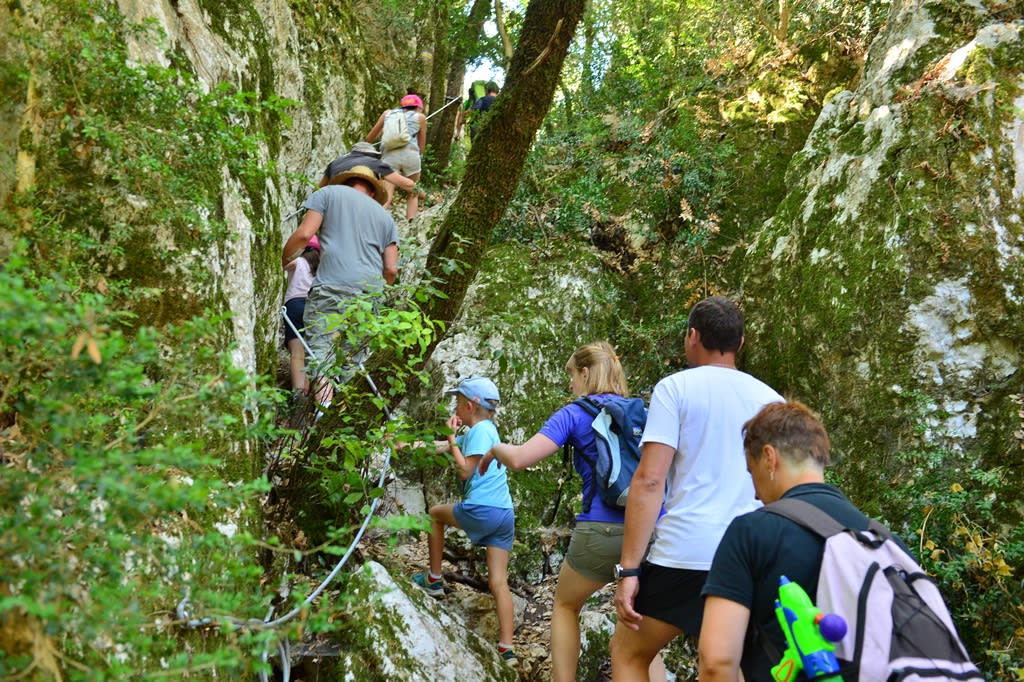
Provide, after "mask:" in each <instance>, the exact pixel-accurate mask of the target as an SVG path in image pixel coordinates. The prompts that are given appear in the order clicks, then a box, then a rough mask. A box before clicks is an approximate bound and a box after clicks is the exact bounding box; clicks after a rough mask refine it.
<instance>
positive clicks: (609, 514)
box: [540, 393, 626, 523]
mask: <svg viewBox="0 0 1024 682" xmlns="http://www.w3.org/2000/svg"><path fill="white" fill-rule="evenodd" d="M612 395H613V394H611V393H599V394H595V395H591V396H588V397H589V398H591V399H592V400H594V401H595V402H597V403H603V402H604V401H605V400H608V399H609V398H611V397H612ZM593 421H594V418H593V417H591V416H590V415H589V414H587V413H586V412H585V411H584V410H583V408H582V407H580V406H579V405H576V404H573V403H569V404H568V405H566V406H565V407H563V408H562V409H560V410H559V411H558V412H555V413H554V414H553V415H551V417H550V418H549V419H548V420H547V421H546V422H544V426H542V427H541V429H540V432H541V433H543V434H544V435H545V436H547V437H548V438H550V439H551V440H552V441H554V443H555V445H557V446H558V447H562V446H564V445H565V444H566V443H568V444H569V445H571V446H573V448H575V449H576V451H575V452H574V453H573V458H572V464H573V466H574V467H575V468H576V471H578V472H579V475H580V478H581V479H582V480H583V499H587V495H589V494H590V491H591V489H592V487H593V485H594V472H593V470H592V469H591V468H590V465H589V464H588V463H587V461H586V460H585V459H583V457H581V456H580V452H584V453H586V455H587V457H590V458H591V459H593V458H594V457H595V456H596V455H597V451H596V449H595V446H594V430H593V429H592V428H591V427H590V424H591V423H592V422H593ZM625 518H626V513H625V512H624V511H623V510H621V509H612V508H609V507H607V506H605V504H604V502H603V501H602V500H601V496H600V495H597V494H596V493H595V494H594V497H593V501H592V502H591V503H590V511H589V512H581V513H579V514H577V515H576V520H577V521H601V522H604V523H623V522H624V521H625Z"/></svg>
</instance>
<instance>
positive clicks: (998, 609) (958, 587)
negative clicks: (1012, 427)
mask: <svg viewBox="0 0 1024 682" xmlns="http://www.w3.org/2000/svg"><path fill="white" fill-rule="evenodd" d="M909 397H910V399H911V403H910V406H909V413H910V414H909V417H910V418H911V419H912V420H913V423H914V424H915V425H916V429H917V432H918V435H919V437H920V442H921V444H922V446H921V447H919V448H917V449H912V450H908V451H906V452H903V453H900V454H899V455H898V460H899V465H900V466H899V469H900V470H901V471H902V472H905V473H904V474H903V476H902V477H901V478H900V479H899V480H897V481H894V482H893V484H892V486H891V487H890V489H889V490H888V492H887V499H886V505H887V508H888V509H889V510H891V512H890V513H891V515H892V516H894V517H895V518H897V519H899V520H901V521H902V523H903V525H904V527H906V528H908V529H912V532H913V533H914V535H915V536H916V537H915V540H916V542H917V544H916V546H915V545H913V544H911V547H912V549H913V550H914V551H915V554H916V556H917V558H918V560H919V561H920V562H921V565H922V566H923V567H924V568H925V569H926V570H927V571H928V572H929V573H930V574H931V575H933V576H935V577H936V578H937V580H938V581H939V585H940V588H941V589H942V593H943V596H944V597H945V598H946V602H947V604H948V605H949V608H950V611H951V613H952V614H953V618H954V620H955V621H956V625H957V629H958V631H959V632H960V635H961V637H962V638H963V640H964V643H965V644H966V645H967V648H968V651H969V652H970V653H971V654H972V656H973V657H974V659H975V661H976V662H977V663H978V664H979V665H980V666H981V668H982V670H983V671H984V672H985V673H986V674H987V675H988V676H989V677H990V678H992V679H1019V678H1020V677H1021V676H1024V645H1022V635H1024V586H1022V582H1021V579H1020V576H1021V572H1022V571H1024V527H1022V526H1020V524H1018V523H1006V519H1007V518H1016V517H1017V514H1018V513H1019V511H1018V510H1017V509H1015V507H1016V505H1017V504H1018V498H1019V491H1017V490H1013V489H1011V487H1010V486H1008V485H1007V473H1008V472H1007V469H1006V468H1005V467H993V468H989V469H972V468H971V467H970V466H969V465H968V464H967V462H966V460H965V457H964V456H963V454H962V453H960V452H955V451H951V450H949V449H948V448H946V447H945V446H943V444H942V443H943V439H944V435H945V434H944V426H943V423H944V421H945V420H946V419H947V418H948V415H946V414H945V413H944V412H943V411H942V410H940V409H939V408H938V407H937V406H936V405H935V404H934V403H932V402H931V401H929V400H928V399H927V398H926V397H924V396H921V395H912V396H909ZM1018 417H1019V418H1020V419H1021V423H1024V410H1022V411H1021V414H1020V415H1018Z"/></svg>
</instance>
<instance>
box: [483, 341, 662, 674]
mask: <svg viewBox="0 0 1024 682" xmlns="http://www.w3.org/2000/svg"><path fill="white" fill-rule="evenodd" d="M565 369H566V371H567V372H568V373H569V389H570V390H571V391H572V394H573V395H574V396H576V397H577V398H582V397H585V398H588V399H589V400H590V401H592V402H594V403H597V404H598V405H603V404H605V403H607V402H609V401H613V400H624V399H626V396H627V395H628V393H629V390H628V388H627V386H626V375H625V373H624V372H623V371H622V365H621V364H620V363H619V358H618V356H617V355H616V354H615V350H614V349H613V348H612V347H611V345H610V344H608V343H607V342H606V341H598V342H596V343H590V344H587V345H585V346H582V347H580V348H578V349H577V350H576V352H574V353H573V354H572V356H571V357H570V358H569V361H568V362H567V363H566V365H565ZM593 422H594V417H593V416H592V415H591V414H589V413H588V412H587V410H586V409H584V407H582V406H581V405H579V404H577V402H573V403H570V404H568V405H566V406H565V407H562V408H561V409H559V410H558V411H557V412H555V413H554V414H553V415H551V417H550V418H548V420H547V422H545V423H544V426H542V427H541V429H540V431H539V432H538V433H537V434H536V435H535V436H533V437H532V438H530V439H529V440H528V441H526V442H525V443H523V444H522V445H511V444H508V443H501V444H499V445H495V446H494V447H493V448H491V450H490V452H488V453H487V454H486V455H485V456H484V458H483V460H481V462H480V471H481V473H483V472H485V471H487V467H488V466H489V465H490V464H491V462H493V461H494V460H498V461H499V462H500V463H501V464H504V465H505V466H507V467H508V468H509V469H511V470H513V471H517V470H519V469H525V468H526V467H529V466H531V465H533V464H536V463H537V462H539V461H541V460H542V459H544V458H546V457H550V456H551V455H553V454H555V453H556V452H558V450H559V449H560V448H562V447H563V446H565V445H569V446H571V447H572V448H573V466H574V468H575V469H576V471H577V472H579V475H580V479H581V481H582V487H583V499H584V510H583V511H582V512H581V513H579V514H577V516H576V526H575V528H574V529H573V531H572V537H571V539H570V541H569V551H568V552H567V553H566V557H565V561H564V562H563V563H562V568H561V571H560V572H559V574H558V586H557V587H556V588H555V603H554V606H553V609H552V612H551V675H552V679H553V680H555V682H572V681H574V680H575V679H576V667H577V663H578V661H579V656H580V624H579V616H580V611H581V610H582V609H583V605H584V603H586V601H587V599H588V598H589V597H590V596H591V595H592V594H594V593H595V592H597V591H598V590H600V589H601V588H602V587H604V586H605V585H606V584H608V583H609V582H611V581H612V579H613V576H614V571H615V567H616V566H615V564H616V563H617V562H618V560H619V554H620V552H621V550H622V531H623V522H624V520H625V511H624V510H623V509H621V508H618V507H616V506H613V505H609V504H608V503H606V502H605V501H604V500H603V499H602V496H601V495H599V494H595V492H596V487H597V484H596V482H595V479H596V476H595V475H594V468H593V465H592V464H591V463H592V462H594V461H596V458H597V444H596V441H597V436H596V435H595V431H594V430H593V428H592V424H593ZM637 438H638V439H639V436H637ZM650 675H651V680H655V681H660V680H664V679H666V678H665V667H664V665H663V663H662V661H661V657H660V656H659V657H655V659H654V661H653V662H652V663H651V667H650Z"/></svg>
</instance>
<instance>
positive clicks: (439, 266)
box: [425, 0, 585, 354]
mask: <svg viewBox="0 0 1024 682" xmlns="http://www.w3.org/2000/svg"><path fill="white" fill-rule="evenodd" d="M584 2H585V0H533V1H532V2H530V4H529V6H528V7H527V10H526V17H525V19H524V23H523V30H522V34H521V35H520V38H519V44H518V46H517V47H516V51H515V54H514V55H513V57H512V64H511V67H510V69H509V73H508V78H507V80H506V82H505V88H504V90H503V91H502V94H501V95H499V96H498V99H496V100H495V102H494V107H493V108H492V109H491V111H490V112H489V114H488V115H486V116H485V117H484V118H483V119H482V121H481V124H480V127H479V128H478V129H477V133H476V135H475V136H474V138H473V147H472V149H471V151H470V154H469V158H468V159H467V162H466V174H465V178H464V179H463V181H462V186H461V188H460V189H459V194H458V196H457V197H456V198H455V201H454V202H453V203H452V206H451V208H450V209H449V210H448V214H447V215H446V216H445V220H444V222H443V223H442V225H441V228H440V231H439V232H438V235H437V237H436V238H435V239H434V242H433V244H432V245H431V249H430V253H429V255H428V256H427V270H428V274H429V275H430V276H431V277H433V278H435V280H436V281H438V282H440V283H441V284H440V288H441V289H442V290H443V291H444V293H445V294H446V296H447V297H446V298H440V297H437V298H434V299H433V300H431V301H430V303H429V304H428V306H427V308H426V311H425V312H426V314H427V315H428V316H429V317H431V318H433V319H435V320H442V321H444V322H445V323H450V322H451V320H453V319H455V317H456V315H458V313H459V310H460V308H461V307H462V302H463V299H464V298H465V296H466V290H467V289H468V288H469V284H470V283H471V282H472V281H473V278H474V277H475V276H476V272H477V269H478V268H479V266H480V260H481V259H482V258H483V254H484V250H485V249H486V247H487V244H488V242H489V241H490V237H491V232H492V231H493V229H494V226H495V225H496V224H497V223H498V220H500V219H501V216H502V214H503V213H504V212H505V209H506V207H507V206H508V202H509V201H510V200H511V199H512V195H513V193H514V192H515V188H516V185H517V184H518V183H519V177H520V175H522V172H523V166H524V164H525V163H526V156H527V154H528V153H529V151H530V146H531V145H532V143H533V139H534V135H535V134H536V132H537V129H538V128H539V127H540V125H541V122H542V121H543V120H544V116H545V115H546V114H547V112H548V109H549V108H550V107H551V101H552V99H553V98H554V92H555V87H556V86H557V84H558V79H559V76H560V74H561V71H562V63H563V62H564V61H565V56H566V52H567V51H568V48H569V43H570V41H571V40H572V37H573V34H574V33H575V31H576V25H577V24H578V23H579V20H580V17H581V16H582V15H583V6H584ZM451 261H459V262H461V264H462V267H461V268H459V269H458V270H456V271H455V272H449V269H448V268H446V267H445V266H446V265H447V264H448V263H449V262H451ZM436 343H437V340H435V341H434V343H433V344H432V345H431V347H430V349H429V350H430V351H432V350H433V346H434V345H436ZM428 354H429V351H428Z"/></svg>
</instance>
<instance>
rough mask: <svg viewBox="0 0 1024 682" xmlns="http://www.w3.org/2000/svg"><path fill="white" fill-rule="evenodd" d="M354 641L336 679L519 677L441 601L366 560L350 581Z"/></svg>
mask: <svg viewBox="0 0 1024 682" xmlns="http://www.w3.org/2000/svg"><path fill="white" fill-rule="evenodd" d="M350 586H351V587H350V589H349V594H348V596H349V597H350V598H351V599H352V608H351V610H350V612H349V615H350V622H351V628H349V630H348V631H347V632H348V634H349V637H350V638H351V640H352V641H351V642H347V643H346V644H350V646H347V647H343V653H342V656H341V658H340V660H339V664H338V665H339V668H340V669H339V674H338V676H337V678H336V679H345V680H354V681H357V680H379V679H388V680H399V681H400V680H408V681H409V682H419V681H421V680H432V681H435V682H445V681H448V680H450V681H451V682H461V681H462V680H480V681H481V682H484V681H488V680H494V681H498V680H506V681H511V680H515V679H516V673H515V671H514V670H513V669H512V668H511V667H509V666H508V665H507V664H506V663H505V662H504V661H502V660H501V659H500V658H499V657H498V655H497V651H496V649H495V647H494V644H493V643H492V642H489V641H486V640H484V639H482V638H481V637H480V636H479V635H477V634H476V633H474V632H473V631H472V630H471V629H469V628H468V627H467V626H466V625H465V624H464V623H463V622H461V621H460V620H459V619H458V618H456V617H453V616H452V615H451V614H450V613H449V611H448V610H447V609H446V608H444V607H443V606H442V605H441V604H438V603H437V602H435V601H434V600H433V599H432V598H431V597H429V596H427V595H425V594H423V593H422V592H420V591H419V590H417V589H416V588H414V587H411V586H408V585H399V584H398V583H396V582H395V581H394V580H393V579H392V578H391V576H390V575H388V572H387V570H386V569H385V568H384V567H383V566H382V565H380V564H378V563H376V562H373V561H371V562H368V563H367V564H365V566H364V567H363V570H362V571H360V572H359V573H357V574H356V575H355V576H354V577H353V580H352V582H351V583H350ZM493 610H494V607H493V601H492V602H491V611H492V612H493Z"/></svg>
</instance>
